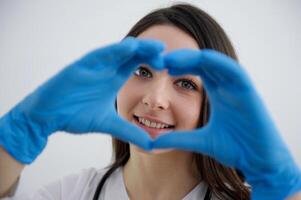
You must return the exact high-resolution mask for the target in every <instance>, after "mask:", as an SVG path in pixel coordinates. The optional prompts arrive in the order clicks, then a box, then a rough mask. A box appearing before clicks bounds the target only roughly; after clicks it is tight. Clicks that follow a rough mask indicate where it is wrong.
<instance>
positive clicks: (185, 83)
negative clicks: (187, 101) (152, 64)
mask: <svg viewBox="0 0 301 200" xmlns="http://www.w3.org/2000/svg"><path fill="white" fill-rule="evenodd" d="M177 85H178V86H180V87H182V88H184V89H188V90H197V86H196V84H195V83H194V82H193V81H192V80H188V79H180V80H178V81H177Z"/></svg>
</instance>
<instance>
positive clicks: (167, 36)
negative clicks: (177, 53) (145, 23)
mask: <svg viewBox="0 0 301 200" xmlns="http://www.w3.org/2000/svg"><path fill="white" fill-rule="evenodd" d="M138 38H143V39H156V40H161V41H162V42H164V43H165V45H166V49H165V53H166V52H169V51H172V50H175V49H182V48H190V49H199V46H198V44H197V42H196V41H195V39H194V38H193V37H191V36H190V35H189V34H187V33H186V32H184V31H183V30H181V29H179V28H177V27H176V26H173V25H154V26H151V27H150V28H148V29H146V30H145V31H144V32H142V33H141V34H140V35H138Z"/></svg>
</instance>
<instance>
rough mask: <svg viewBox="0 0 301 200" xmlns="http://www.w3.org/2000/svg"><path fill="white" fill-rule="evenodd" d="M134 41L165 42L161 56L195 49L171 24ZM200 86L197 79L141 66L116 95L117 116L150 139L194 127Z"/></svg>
mask: <svg viewBox="0 0 301 200" xmlns="http://www.w3.org/2000/svg"><path fill="white" fill-rule="evenodd" d="M138 38H142V39H156V40H161V41H163V42H164V43H165V45H166V49H165V52H164V53H167V52H169V51H172V50H176V49H180V48H191V49H199V47H198V44H197V43H196V41H195V40H194V39H193V38H192V37H191V36H190V35H188V34H187V33H185V32H184V31H182V30H180V29H179V28H177V27H175V26H171V25H155V26H152V27H150V28H148V29H147V30H145V31H144V32H142V33H141V34H140V35H139V36H138ZM201 90H202V83H201V80H200V78H199V77H198V76H194V75H182V76H177V77H173V76H170V75H169V74H168V72H167V70H163V71H160V72H158V71H155V70H154V69H152V68H151V66H148V65H145V64H142V65H140V67H139V68H138V69H137V70H136V71H135V73H134V74H133V76H132V77H130V78H129V80H128V81H127V82H126V83H125V85H124V86H123V87H122V88H121V90H120V91H119V93H118V96H117V108H118V113H119V115H120V116H122V117H123V118H125V119H126V120H128V121H130V122H132V123H135V124H137V125H138V126H140V127H141V128H143V129H145V130H146V132H148V133H149V134H150V136H151V137H152V138H155V137H157V136H158V135H160V134H164V133H166V132H169V131H171V130H191V129H194V128H196V127H197V125H198V119H199V117H200V109H201V101H202V96H201Z"/></svg>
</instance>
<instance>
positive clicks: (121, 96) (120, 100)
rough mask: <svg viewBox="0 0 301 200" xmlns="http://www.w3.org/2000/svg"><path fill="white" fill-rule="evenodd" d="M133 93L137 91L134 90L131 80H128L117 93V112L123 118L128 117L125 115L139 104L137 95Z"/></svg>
mask: <svg viewBox="0 0 301 200" xmlns="http://www.w3.org/2000/svg"><path fill="white" fill-rule="evenodd" d="M134 91H139V90H138V89H137V88H135V85H134V84H132V81H131V80H128V81H127V82H126V83H125V84H124V86H123V87H122V88H121V89H120V90H119V92H118V95H117V112H118V113H119V115H121V116H122V117H124V118H128V117H129V116H127V115H128V114H129V113H130V111H131V110H133V108H134V107H135V106H136V105H137V104H138V102H139V95H138V94H137V92H134Z"/></svg>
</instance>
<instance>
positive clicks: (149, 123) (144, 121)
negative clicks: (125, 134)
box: [138, 117, 168, 128]
mask: <svg viewBox="0 0 301 200" xmlns="http://www.w3.org/2000/svg"><path fill="white" fill-rule="evenodd" d="M138 120H139V122H140V123H141V124H144V125H145V126H148V127H151V128H167V127H168V125H166V124H162V123H157V122H152V121H149V120H147V119H144V118H142V117H138Z"/></svg>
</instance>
